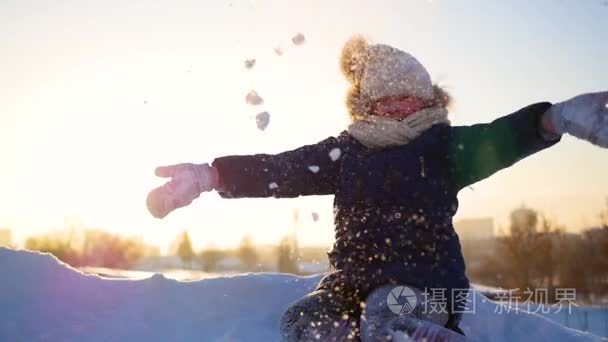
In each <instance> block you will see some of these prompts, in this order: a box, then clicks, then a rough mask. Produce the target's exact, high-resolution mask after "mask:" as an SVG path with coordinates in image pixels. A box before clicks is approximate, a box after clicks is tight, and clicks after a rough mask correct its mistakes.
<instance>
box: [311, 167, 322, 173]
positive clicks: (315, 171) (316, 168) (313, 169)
mask: <svg viewBox="0 0 608 342" xmlns="http://www.w3.org/2000/svg"><path fill="white" fill-rule="evenodd" d="M308 169H309V170H310V172H312V173H318V172H319V170H321V168H320V167H318V166H317V165H310V166H309V167H308Z"/></svg>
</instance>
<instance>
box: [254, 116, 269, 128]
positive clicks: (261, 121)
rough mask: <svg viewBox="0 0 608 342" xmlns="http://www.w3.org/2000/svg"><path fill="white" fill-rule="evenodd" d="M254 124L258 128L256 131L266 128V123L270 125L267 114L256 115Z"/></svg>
mask: <svg viewBox="0 0 608 342" xmlns="http://www.w3.org/2000/svg"><path fill="white" fill-rule="evenodd" d="M255 123H256V125H257V126H258V129H259V130H261V131H263V130H265V129H266V127H268V123H270V114H269V113H268V112H261V113H258V114H256V116H255Z"/></svg>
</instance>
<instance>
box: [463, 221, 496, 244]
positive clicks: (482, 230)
mask: <svg viewBox="0 0 608 342" xmlns="http://www.w3.org/2000/svg"><path fill="white" fill-rule="evenodd" d="M454 228H455V229H456V232H457V233H458V237H459V238H460V241H479V240H491V239H493V238H494V219H492V218H474V219H464V220H460V221H456V222H455V223H454Z"/></svg>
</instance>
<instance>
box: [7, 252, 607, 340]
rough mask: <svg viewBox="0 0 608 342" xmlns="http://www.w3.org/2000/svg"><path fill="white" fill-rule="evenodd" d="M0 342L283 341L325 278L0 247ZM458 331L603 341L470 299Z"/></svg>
mask: <svg viewBox="0 0 608 342" xmlns="http://www.w3.org/2000/svg"><path fill="white" fill-rule="evenodd" d="M0 270H1V271H2V276H1V278H0V341H277V340H279V333H278V320H279V317H280V315H281V313H282V312H283V310H285V309H286V308H287V307H288V305H289V304H290V303H291V302H293V301H294V300H296V299H297V298H299V297H301V296H303V295H305V294H306V293H307V292H309V291H311V290H312V289H313V288H314V287H315V286H316V284H317V282H318V281H319V279H320V277H321V276H320V275H318V276H311V277H297V276H293V275H285V274H244V275H239V276H231V277H221V278H215V279H205V280H199V281H191V282H179V281H176V280H171V279H167V278H165V277H163V276H162V275H160V274H157V275H154V276H153V277H151V278H147V279H143V280H130V279H108V278H101V277H98V276H94V275H86V274H83V273H81V272H79V271H77V270H75V269H73V268H71V267H69V266H68V265H66V264H64V263H62V262H60V261H58V260H57V259H56V258H54V257H53V256H51V255H49V254H43V253H37V252H30V251H22V250H12V249H8V248H0ZM471 296H475V300H476V301H477V305H476V314H467V315H465V317H464V319H463V322H462V323H461V327H462V328H463V330H464V331H465V333H466V334H467V335H468V336H469V338H470V339H471V340H478V341H602V340H604V341H605V340H606V339H600V338H599V337H597V336H593V335H590V334H586V333H582V332H579V331H576V330H572V329H568V328H565V327H563V326H560V325H558V324H557V323H554V322H552V321H550V320H548V319H546V318H543V317H541V316H539V315H536V314H531V313H526V312H522V311H519V312H518V313H515V312H514V311H511V313H509V314H505V313H504V312H503V313H502V314H495V313H494V312H495V308H496V305H497V304H493V303H490V302H485V303H482V301H483V300H484V299H485V297H483V296H482V295H481V294H480V293H478V292H476V291H473V292H472V293H471Z"/></svg>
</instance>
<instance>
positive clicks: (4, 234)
mask: <svg viewBox="0 0 608 342" xmlns="http://www.w3.org/2000/svg"><path fill="white" fill-rule="evenodd" d="M0 246H7V247H10V246H12V241H11V230H10V229H0Z"/></svg>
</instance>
